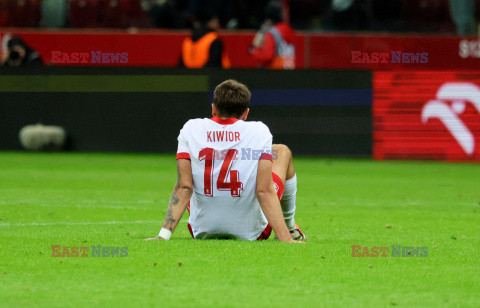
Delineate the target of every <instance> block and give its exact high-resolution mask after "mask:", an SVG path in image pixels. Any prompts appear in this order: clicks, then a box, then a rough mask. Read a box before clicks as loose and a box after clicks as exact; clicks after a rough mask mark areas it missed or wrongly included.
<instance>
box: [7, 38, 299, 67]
mask: <svg viewBox="0 0 480 308" xmlns="http://www.w3.org/2000/svg"><path fill="white" fill-rule="evenodd" d="M5 33H10V34H11V35H20V36H21V37H22V38H23V39H24V40H25V42H26V43H27V44H28V45H30V46H32V47H33V48H34V49H35V50H36V51H37V52H38V53H39V54H40V55H41V56H42V59H43V60H44V61H45V62H46V63H52V52H54V53H55V54H57V52H62V53H64V54H67V56H65V59H67V58H68V57H69V56H71V55H72V54H74V53H76V54H81V53H88V54H91V52H92V51H93V52H95V51H101V52H102V53H128V62H127V63H115V65H118V66H152V67H175V66H177V64H178V60H179V57H180V50H181V45H182V41H183V39H184V38H185V37H186V36H187V35H189V32H188V31H182V32H178V31H156V30H152V31H147V32H141V33H136V34H129V33H126V32H124V31H102V32H91V31H90V32H85V31H78V30H74V31H33V30H18V29H17V30H16V29H12V30H11V31H8V32H7V31H5V32H3V33H2V32H0V36H2V34H5ZM253 36H254V33H253V32H223V33H221V38H222V40H223V41H224V42H225V47H226V50H227V53H228V56H229V58H230V60H231V62H232V64H233V67H236V68H256V67H258V64H257V63H256V61H255V60H254V59H253V58H252V57H251V56H250V54H249V53H248V47H249V46H250V45H251V42H252V39H253ZM295 45H296V52H297V54H298V57H297V61H296V66H297V67H298V68H303V67H304V61H303V60H304V57H303V55H304V45H305V44H304V35H301V34H300V35H298V36H297V38H296V42H295ZM55 57H56V56H55ZM90 60H91V56H89V61H87V62H86V63H82V62H81V61H80V62H77V63H72V62H71V61H70V62H69V63H54V64H55V65H74V66H102V65H103V66H111V65H112V63H92V62H91V61H90ZM53 62H56V61H53Z"/></svg>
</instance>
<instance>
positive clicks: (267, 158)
mask: <svg viewBox="0 0 480 308" xmlns="http://www.w3.org/2000/svg"><path fill="white" fill-rule="evenodd" d="M260 159H265V160H270V161H273V158H272V154H268V153H262V155H260Z"/></svg>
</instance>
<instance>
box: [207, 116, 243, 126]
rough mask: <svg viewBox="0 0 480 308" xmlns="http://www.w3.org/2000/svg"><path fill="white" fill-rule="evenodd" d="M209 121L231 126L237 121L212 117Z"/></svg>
mask: <svg viewBox="0 0 480 308" xmlns="http://www.w3.org/2000/svg"><path fill="white" fill-rule="evenodd" d="M210 120H212V121H213V122H217V123H218V124H222V125H227V124H233V123H235V122H237V121H238V119H235V118H228V119H220V118H219V117H213V118H211V119H210Z"/></svg>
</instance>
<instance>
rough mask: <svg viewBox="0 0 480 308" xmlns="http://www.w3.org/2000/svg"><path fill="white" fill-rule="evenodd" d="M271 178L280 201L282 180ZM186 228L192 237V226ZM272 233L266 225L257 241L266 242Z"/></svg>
mask: <svg viewBox="0 0 480 308" xmlns="http://www.w3.org/2000/svg"><path fill="white" fill-rule="evenodd" d="M272 178H273V185H274V186H275V191H276V192H277V196H278V200H281V199H282V196H283V192H284V191H285V185H284V184H283V182H282V179H280V177H279V176H278V175H276V174H275V173H273V172H272ZM187 210H188V213H189V214H190V204H188V206H187ZM187 226H188V231H190V234H191V235H192V237H193V238H194V236H193V231H192V226H190V224H187ZM271 233H272V227H271V226H270V224H267V227H266V228H265V230H263V232H262V233H261V234H260V236H259V237H258V238H257V241H260V240H266V239H268V238H269V237H270V234H271Z"/></svg>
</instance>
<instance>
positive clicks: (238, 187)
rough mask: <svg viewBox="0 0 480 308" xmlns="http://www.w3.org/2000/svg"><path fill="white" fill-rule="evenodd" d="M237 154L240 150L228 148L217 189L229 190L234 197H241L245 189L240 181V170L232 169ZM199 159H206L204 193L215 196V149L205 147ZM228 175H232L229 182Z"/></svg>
mask: <svg viewBox="0 0 480 308" xmlns="http://www.w3.org/2000/svg"><path fill="white" fill-rule="evenodd" d="M237 154H238V151H237V150H235V149H230V150H228V152H227V154H226V155H225V159H224V160H223V163H222V168H221V169H220V174H219V175H218V179H217V189H218V190H222V191H228V190H229V191H230V194H231V195H232V197H240V192H241V191H242V190H243V183H242V182H240V174H239V172H238V171H237V170H230V168H231V167H232V164H233V161H234V159H235V157H236V156H237ZM198 159H199V160H200V161H202V160H204V161H205V172H204V177H203V179H204V181H203V185H204V186H203V187H204V193H205V195H206V196H209V197H213V176H214V174H213V170H214V166H215V150H214V149H212V148H205V149H203V150H201V151H200V153H199V155H198ZM227 175H229V176H230V182H227Z"/></svg>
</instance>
